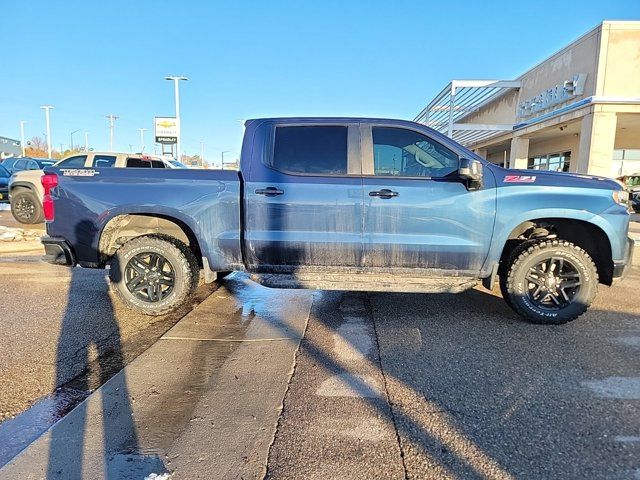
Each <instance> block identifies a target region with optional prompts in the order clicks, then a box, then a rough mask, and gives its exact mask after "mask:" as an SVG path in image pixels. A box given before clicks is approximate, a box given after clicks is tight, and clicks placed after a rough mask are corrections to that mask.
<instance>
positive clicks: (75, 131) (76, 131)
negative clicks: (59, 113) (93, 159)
mask: <svg viewBox="0 0 640 480" xmlns="http://www.w3.org/2000/svg"><path fill="white" fill-rule="evenodd" d="M79 131H80V129H78V130H74V131H73V132H71V151H72V152H73V134H74V133H78V132H79Z"/></svg>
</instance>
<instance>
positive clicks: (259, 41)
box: [0, 0, 640, 162]
mask: <svg viewBox="0 0 640 480" xmlns="http://www.w3.org/2000/svg"><path fill="white" fill-rule="evenodd" d="M1 15H2V46H3V48H2V50H1V51H2V69H3V72H4V73H3V74H2V76H1V77H0V135H3V136H9V137H14V138H19V135H20V129H19V121H20V120H26V121H27V122H28V123H27V125H26V136H27V138H30V137H32V136H34V135H43V132H44V131H45V124H44V113H43V111H42V110H41V109H40V108H39V106H40V105H42V104H45V103H49V104H52V105H54V106H55V110H53V111H52V122H51V124H52V135H51V136H52V143H53V145H54V146H55V147H56V148H59V145H60V143H63V144H65V147H66V146H67V145H68V144H69V143H70V138H69V134H70V132H71V131H73V130H76V129H80V130H81V131H80V132H78V133H77V134H76V135H75V136H74V140H75V142H76V143H82V142H83V132H84V131H89V132H90V137H89V138H90V144H91V146H92V147H94V148H95V149H96V150H102V149H106V148H108V142H109V130H108V121H107V119H106V118H105V115H106V114H109V113H114V114H116V115H118V116H119V117H120V119H119V120H117V122H116V131H115V146H116V148H117V149H118V150H124V151H128V150H129V144H132V145H133V148H134V150H138V149H139V143H140V142H139V133H138V131H137V129H138V128H140V127H145V128H147V129H148V131H147V132H146V142H147V144H148V145H149V144H151V141H152V127H153V125H152V122H153V117H154V116H155V115H158V116H161V115H173V113H174V107H173V87H172V84H171V82H168V81H166V80H164V77H165V76H166V75H169V74H180V75H186V76H188V77H189V78H190V80H189V81H188V82H183V83H182V84H181V100H182V101H181V110H182V112H181V113H182V115H181V116H182V123H183V150H184V151H185V153H187V154H195V153H199V151H200V141H201V140H203V141H204V144H205V158H206V159H208V160H212V161H217V162H219V159H220V152H221V151H222V150H230V151H236V152H237V151H238V150H239V148H240V141H241V135H242V128H241V125H240V123H239V122H238V120H240V119H247V118H254V117H262V116H288V115H358V116H360V115H363V116H364V115H366V116H381V117H397V118H408V119H411V118H413V117H414V116H415V114H416V113H417V112H418V111H419V110H420V109H421V108H422V107H423V106H424V105H425V104H426V102H427V101H428V100H429V99H430V98H431V97H432V96H433V95H434V94H435V93H437V92H438V91H439V90H440V89H441V88H443V87H444V86H445V85H446V84H447V83H448V82H449V80H451V79H452V78H480V79H484V78H495V79H510V78H513V77H516V76H517V75H519V74H521V73H522V72H524V71H525V70H526V69H527V68H529V67H531V66H533V65H534V64H535V63H537V62H538V61H540V60H543V59H544V58H545V57H547V56H548V55H550V54H551V53H553V52H555V51H556V50H558V49H559V48H561V47H562V46H564V45H565V44H567V43H569V42H570V41H571V40H573V39H575V38H576V37H578V36H579V35H581V34H583V33H585V32H586V31H588V30H589V29H591V28H592V27H594V26H595V25H597V24H598V23H599V22H601V21H602V20H605V19H608V20H629V19H635V20H637V19H640V1H639V0H607V1H602V0H595V1H593V0H582V1H578V2H562V1H557V0H555V1H546V0H545V1H537V0H536V1H534V0H529V1H517V0H511V1H504V2H465V1H456V2H449V1H440V2H429V1H417V0H416V1H403V0H383V1H377V0H367V1H365V0H362V1H351V2H349V1H345V0H323V1H303V0H297V1H293V0H292V1H278V0H272V1H260V2H258V1H255V2H254V1H207V2H204V1H202V2H198V1H188V0H187V1H185V0H183V1H179V2H178V1H164V0H154V1H151V0H144V1H143V0H136V1H131V0H129V1H119V0H116V1H88V2H82V3H80V2H71V1H56V2H52V1H50V0H49V1H32V0H30V1H22V0H5V1H3V2H2V13H1ZM147 150H149V148H147Z"/></svg>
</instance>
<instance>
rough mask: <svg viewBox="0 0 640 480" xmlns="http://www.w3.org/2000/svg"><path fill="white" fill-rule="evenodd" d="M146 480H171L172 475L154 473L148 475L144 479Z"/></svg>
mask: <svg viewBox="0 0 640 480" xmlns="http://www.w3.org/2000/svg"><path fill="white" fill-rule="evenodd" d="M144 480H171V474H170V473H160V474H158V473H152V474H151V475H147V476H146V477H144Z"/></svg>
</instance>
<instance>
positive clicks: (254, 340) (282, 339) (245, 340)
mask: <svg viewBox="0 0 640 480" xmlns="http://www.w3.org/2000/svg"><path fill="white" fill-rule="evenodd" d="M160 340H190V341H193V342H234V343H257V342H286V341H289V340H299V338H297V337H279V338H205V337H168V336H165V337H161V338H160Z"/></svg>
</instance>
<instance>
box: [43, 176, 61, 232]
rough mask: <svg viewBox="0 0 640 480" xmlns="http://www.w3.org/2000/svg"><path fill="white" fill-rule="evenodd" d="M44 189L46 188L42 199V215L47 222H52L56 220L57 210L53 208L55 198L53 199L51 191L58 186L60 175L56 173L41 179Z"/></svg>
mask: <svg viewBox="0 0 640 480" xmlns="http://www.w3.org/2000/svg"><path fill="white" fill-rule="evenodd" d="M41 182H42V188H44V196H43V197H42V213H44V219H45V220H46V221H47V222H52V221H53V219H54V218H55V210H54V207H53V198H51V190H52V189H53V188H55V187H57V186H58V175H56V174H55V173H45V174H44V175H43V176H42V179H41Z"/></svg>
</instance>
